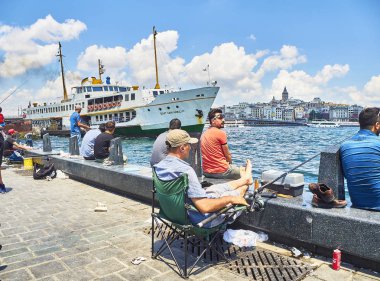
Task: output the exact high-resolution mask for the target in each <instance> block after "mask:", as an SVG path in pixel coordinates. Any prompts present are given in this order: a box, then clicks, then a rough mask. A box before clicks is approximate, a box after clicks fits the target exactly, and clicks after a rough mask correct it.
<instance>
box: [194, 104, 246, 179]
mask: <svg viewBox="0 0 380 281" xmlns="http://www.w3.org/2000/svg"><path fill="white" fill-rule="evenodd" d="M208 119H209V121H210V128H208V129H207V130H206V131H205V132H204V133H203V134H202V137H201V151H202V168H203V174H204V175H205V176H206V177H209V178H220V179H239V178H240V168H239V167H237V166H235V165H232V157H231V153H230V151H229V149H228V145H227V134H226V132H224V131H223V130H221V129H222V128H224V116H223V114H222V110H220V109H218V108H217V109H211V110H210V112H209V113H208Z"/></svg>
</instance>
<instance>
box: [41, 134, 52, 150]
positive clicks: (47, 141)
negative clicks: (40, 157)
mask: <svg viewBox="0 0 380 281" xmlns="http://www.w3.org/2000/svg"><path fill="white" fill-rule="evenodd" d="M42 145H43V146H42V147H43V152H51V151H52V149H51V141H50V136H49V134H48V133H47V134H44V135H43V137H42Z"/></svg>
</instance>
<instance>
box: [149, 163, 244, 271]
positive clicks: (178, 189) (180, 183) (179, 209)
mask: <svg viewBox="0 0 380 281" xmlns="http://www.w3.org/2000/svg"><path fill="white" fill-rule="evenodd" d="M188 185H189V181H188V176H187V174H182V175H181V176H179V177H178V178H176V179H173V180H170V181H163V180H160V179H159V178H158V177H157V174H156V172H155V170H154V169H153V192H152V193H153V196H152V198H153V199H152V258H158V257H159V256H160V255H161V254H162V253H163V252H164V250H166V249H168V250H169V252H170V256H171V257H172V258H173V260H174V262H175V265H176V267H177V269H178V270H176V269H175V268H173V270H174V271H176V272H177V273H178V274H179V275H180V276H181V277H183V278H188V277H189V276H190V274H191V272H192V271H193V269H194V267H195V266H196V265H197V263H198V262H199V261H200V259H201V258H202V256H203V255H204V254H205V253H206V251H208V250H211V249H212V250H213V251H214V252H215V253H216V255H217V256H219V257H221V259H222V260H225V261H226V262H228V258H227V257H226V256H225V254H224V251H223V249H222V248H221V247H220V245H219V244H218V243H216V242H217V238H218V236H219V234H220V233H221V232H223V231H225V229H226V225H227V220H228V218H230V217H231V216H233V215H234V214H235V213H236V212H237V211H241V210H246V207H245V206H235V207H234V210H233V211H231V210H230V211H229V212H228V213H226V214H224V215H225V220H224V222H223V223H222V224H220V225H218V226H215V227H213V228H202V227H198V226H196V225H192V224H191V222H190V221H189V218H188V213H187V210H189V209H191V210H193V211H198V210H197V209H196V208H195V207H194V206H192V205H191V204H188V203H187V202H186V198H187V189H188ZM156 194H157V199H158V202H159V212H158V213H157V212H155V209H154V205H155V195H156ZM155 223H156V224H157V225H159V224H164V225H165V226H167V227H168V228H169V229H170V230H171V231H170V232H169V233H167V234H166V235H167V236H165V235H164V236H163V240H164V243H162V245H161V246H160V247H159V248H158V250H157V251H155V249H154V239H155ZM192 236H196V237H197V238H198V239H199V244H198V243H197V244H196V245H200V244H201V243H202V242H204V245H205V247H204V249H203V251H202V252H201V253H200V254H199V255H198V257H197V259H196V260H195V262H194V263H193V264H192V265H191V266H190V269H189V270H188V268H189V267H188V255H189V253H188V244H189V243H191V244H193V245H194V242H193V241H192V240H191V239H189V238H190V237H192ZM179 238H182V239H183V255H184V267H183V268H181V266H180V264H179V262H178V260H177V258H176V257H175V251H173V249H172V247H171V246H172V243H173V242H174V241H175V240H177V239H179Z"/></svg>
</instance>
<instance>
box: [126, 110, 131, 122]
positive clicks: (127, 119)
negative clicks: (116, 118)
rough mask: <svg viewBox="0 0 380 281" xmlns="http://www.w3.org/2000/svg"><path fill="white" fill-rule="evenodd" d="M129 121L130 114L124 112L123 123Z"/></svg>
mask: <svg viewBox="0 0 380 281" xmlns="http://www.w3.org/2000/svg"><path fill="white" fill-rule="evenodd" d="M129 120H131V116H130V112H129V111H127V112H125V121H129Z"/></svg>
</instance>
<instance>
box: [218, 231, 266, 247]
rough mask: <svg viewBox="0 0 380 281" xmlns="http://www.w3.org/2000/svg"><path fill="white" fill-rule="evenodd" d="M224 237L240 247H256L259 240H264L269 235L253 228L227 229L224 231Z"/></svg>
mask: <svg viewBox="0 0 380 281" xmlns="http://www.w3.org/2000/svg"><path fill="white" fill-rule="evenodd" d="M223 239H224V241H226V242H228V243H232V244H234V245H236V246H238V247H255V246H256V242H257V241H259V242H264V241H266V240H268V235H267V234H265V233H256V232H253V231H251V230H244V229H238V230H234V229H227V231H226V232H224V235H223Z"/></svg>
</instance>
